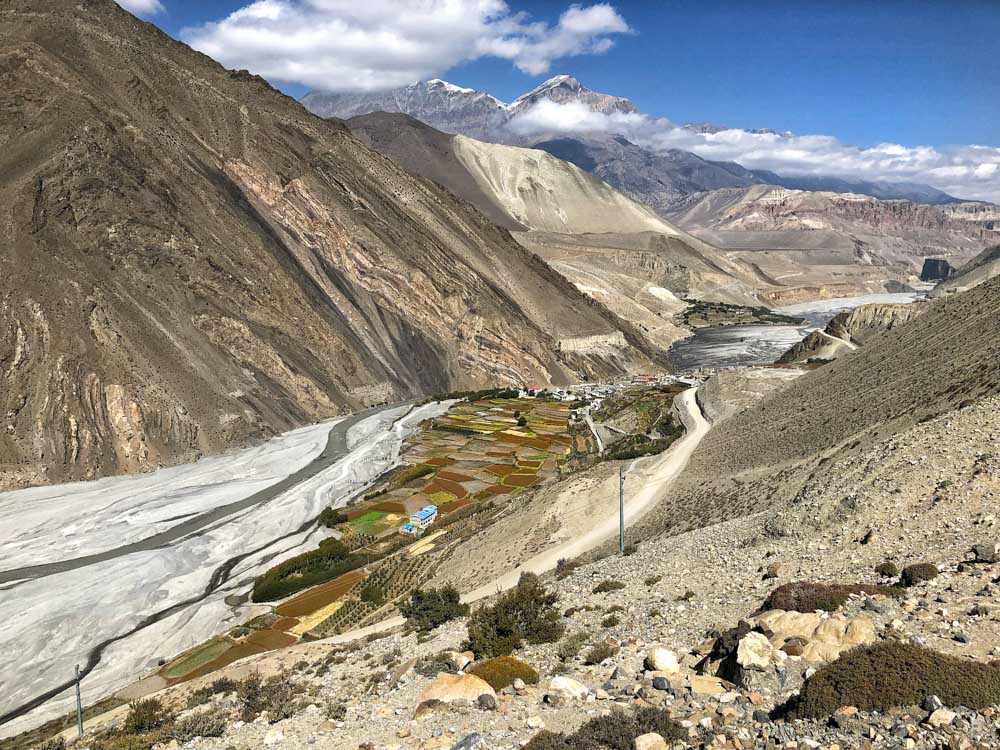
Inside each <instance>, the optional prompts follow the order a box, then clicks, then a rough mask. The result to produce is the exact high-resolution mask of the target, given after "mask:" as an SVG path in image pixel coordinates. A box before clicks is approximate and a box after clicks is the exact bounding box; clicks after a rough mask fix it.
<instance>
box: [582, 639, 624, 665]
mask: <svg viewBox="0 0 1000 750" xmlns="http://www.w3.org/2000/svg"><path fill="white" fill-rule="evenodd" d="M617 653H618V647H617V646H612V645H611V644H610V643H605V642H604V641H602V642H600V643H595V644H594V645H593V646H592V647H591V649H590V650H589V651H588V652H587V654H586V656H584V657H583V663H584V664H587V665H588V666H593V665H595V664H600V663H601V662H602V661H604V660H605V659H610V658H611V657H612V656H614V655H615V654H617Z"/></svg>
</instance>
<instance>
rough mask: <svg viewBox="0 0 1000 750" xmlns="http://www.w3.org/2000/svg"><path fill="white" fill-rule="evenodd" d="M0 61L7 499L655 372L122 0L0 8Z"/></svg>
mask: <svg viewBox="0 0 1000 750" xmlns="http://www.w3.org/2000/svg"><path fill="white" fill-rule="evenodd" d="M0 58H2V65H0V70H2V71H3V72H2V74H0V75H2V76H3V88H2V92H3V93H2V94H0V97H2V101H3V103H4V106H3V107H2V112H3V114H2V115H0V142H3V143H4V151H3V154H2V155H0V206H3V207H4V208H3V211H4V220H3V222H0V243H2V245H3V246H4V247H5V248H7V251H5V252H4V253H3V254H0V370H2V372H3V377H4V387H3V389H2V391H0V402H2V411H3V414H4V415H5V416H4V421H3V430H2V431H0V486H6V487H11V486H21V485H28V484H39V483H45V482H51V481H61V480H69V479H84V478H93V477H98V476H104V475H109V474H114V473H119V472H127V471H141V470H145V469H147V468H151V467H155V466H157V465H161V464H169V463H175V462H178V461H183V460H191V459H193V458H196V457H197V456H199V455H202V454H205V453H210V452H217V451H221V450H224V449H227V448H229V447H232V446H235V445H240V444H244V443H247V442H251V441H256V440H258V439H260V438H262V437H264V436H267V435H270V434H273V433H275V432H277V431H282V430H286V429H289V428H291V427H294V426H297V425H301V424H305V423H309V422H314V421H317V420H321V419H324V418H327V417H331V416H334V415H337V414H342V413H344V412H345V411H348V410H353V409H357V408H360V407H364V406H367V405H372V404H379V403H382V402H386V401H397V400H403V399H406V398H411V397H415V396H419V395H420V394H428V393H433V392H442V391H447V390H452V389H456V388H469V387H480V386H485V385H490V384H514V383H518V382H521V383H523V382H539V383H548V382H553V383H555V382H568V381H573V380H576V379H578V378H581V377H588V378H589V377H608V376H612V375H615V374H620V373H622V372H624V371H625V370H627V369H628V368H630V367H631V366H632V365H633V364H635V365H638V366H644V363H648V362H649V356H650V355H652V350H651V349H650V348H648V346H647V344H646V343H645V339H644V338H643V337H642V336H641V335H640V334H639V333H638V332H637V331H635V330H634V329H633V328H631V327H630V326H629V325H628V324H626V323H623V322H622V321H621V320H620V319H618V318H617V317H616V316H614V315H613V314H612V313H611V312H609V311H608V310H607V309H606V308H604V307H602V306H601V305H599V304H597V303H595V302H594V301H593V300H592V299H589V298H588V297H586V296H585V295H583V294H582V293H580V292H579V291H578V290H577V289H576V288H574V287H573V286H572V285H571V284H569V283H568V282H567V281H566V280H565V279H564V278H563V277H562V276H560V275H559V274H557V273H556V272H554V271H553V270H552V269H551V268H550V267H549V266H547V265H546V264H545V263H543V262H542V261H541V260H539V259H538V258H537V257H535V256H534V255H532V254H531V253H529V252H527V251H526V250H525V249H523V248H522V247H521V246H520V245H519V244H518V243H516V242H514V241H513V240H512V238H511V237H510V236H509V234H508V233H507V232H505V231H503V230H501V229H498V228H497V227H496V226H495V225H494V224H492V223H491V222H490V221H489V220H488V219H486V218H485V217H484V216H483V215H482V214H480V213H479V212H478V211H476V210H474V209H473V208H471V207H470V206H469V205H468V204H465V203H462V202H460V201H458V200H456V199H455V198H454V197H453V196H451V195H450V194H448V193H447V192H445V191H444V190H442V189H441V188H440V187H438V186H437V185H435V184H433V183H431V182H429V181H425V180H420V179H417V178H415V177H413V176H411V175H410V174H408V173H407V172H405V171H403V170H402V169H401V168H400V167H399V166H398V165H397V164H396V163H394V162H393V161H391V160H389V159H387V158H385V157H383V156H381V155H380V154H378V153H376V152H374V151H372V150H370V149H369V148H367V147H366V146H364V145H363V144H362V143H361V142H360V141H358V140H357V139H356V138H354V137H353V136H352V135H351V134H350V132H349V131H348V130H347V129H346V128H344V127H343V126H342V125H340V124H338V123H334V122H330V121H327V120H323V119H320V118H318V117H315V116H314V115H312V114H310V113H308V112H307V111H306V110H305V109H303V108H302V106H301V105H299V104H298V103H297V102H295V101H294V100H292V99H289V98H288V97H286V96H284V95H283V94H281V93H279V92H277V91H275V90H274V89H273V88H271V87H270V86H269V85H268V84H267V83H266V82H265V81H263V80H262V79H260V78H258V77H256V76H252V75H250V74H248V73H246V72H240V71H227V70H225V69H224V68H223V67H222V66H220V65H219V64H217V63H215V62H214V61H212V60H210V59H209V58H207V57H205V56H204V55H201V54H199V53H197V52H195V51H193V50H191V49H190V48H188V47H187V46H186V45H183V44H181V43H179V42H176V41H174V40H172V39H170V38H169V37H167V36H166V35H165V34H163V33H162V32H160V31H159V30H158V29H156V28H155V27H154V26H152V25H150V24H146V23H143V22H141V21H139V20H137V19H136V18H135V17H133V16H132V15H130V14H128V13H127V12H126V11H124V10H122V9H121V8H120V7H119V6H118V5H117V4H116V3H115V2H113V0H80V2H76V3H73V4H70V5H66V4H65V3H62V2H57V0H15V1H14V2H7V3H5V4H4V5H3V6H2V7H0ZM630 341H631V342H632V343H629V342H630ZM633 344H634V345H635V346H633ZM636 346H637V347H639V348H638V349H637V348H636ZM640 350H642V351H640Z"/></svg>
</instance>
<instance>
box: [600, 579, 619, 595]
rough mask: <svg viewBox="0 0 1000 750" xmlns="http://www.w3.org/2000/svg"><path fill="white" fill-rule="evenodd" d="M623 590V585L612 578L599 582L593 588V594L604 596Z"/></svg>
mask: <svg viewBox="0 0 1000 750" xmlns="http://www.w3.org/2000/svg"><path fill="white" fill-rule="evenodd" d="M623 588H625V584H624V583H622V582H621V581H616V580H614V579H613V578H609V579H607V580H606V581H601V582H600V583H599V584H597V585H596V586H595V587H594V593H595V594H606V593H608V592H609V591H621V590H622V589H623Z"/></svg>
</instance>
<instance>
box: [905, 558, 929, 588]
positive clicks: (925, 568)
mask: <svg viewBox="0 0 1000 750" xmlns="http://www.w3.org/2000/svg"><path fill="white" fill-rule="evenodd" d="M937 577H938V569H937V566H936V565H934V564H933V563H916V564H914V565H907V566H906V567H905V568H903V572H902V574H900V577H899V582H900V583H901V584H903V585H904V586H916V585H917V584H918V583H923V582H924V581H930V580H932V579H934V578H937Z"/></svg>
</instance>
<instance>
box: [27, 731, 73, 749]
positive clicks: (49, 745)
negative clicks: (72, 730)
mask: <svg viewBox="0 0 1000 750" xmlns="http://www.w3.org/2000/svg"><path fill="white" fill-rule="evenodd" d="M35 750H66V740H64V739H63V737H62V735H61V734H57V735H56V736H55V737H49V738H48V739H47V740H44V741H42V742H41V743H40V744H38V745H36V746H35Z"/></svg>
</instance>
